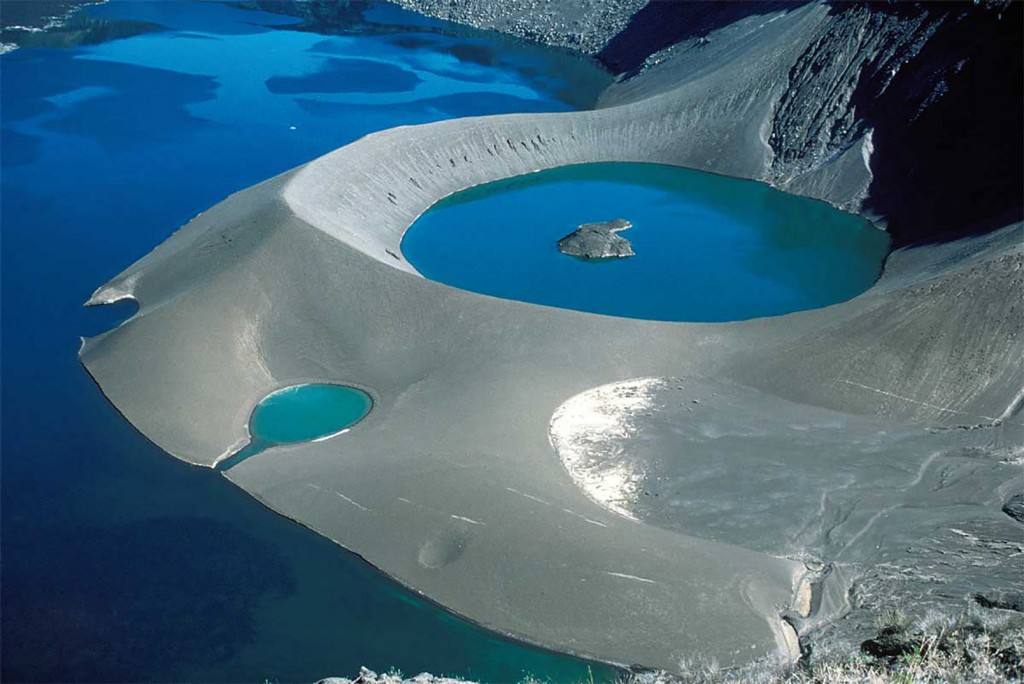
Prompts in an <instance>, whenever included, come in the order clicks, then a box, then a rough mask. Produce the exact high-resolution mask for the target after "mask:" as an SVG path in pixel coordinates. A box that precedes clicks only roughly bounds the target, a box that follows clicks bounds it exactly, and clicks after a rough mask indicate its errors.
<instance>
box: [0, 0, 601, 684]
mask: <svg viewBox="0 0 1024 684" xmlns="http://www.w3.org/2000/svg"><path fill="white" fill-rule="evenodd" d="M14 4H16V5H28V4H32V3H14ZM301 4H302V5H312V4H319V3H301ZM370 7H371V8H372V7H375V6H374V5H371V6H370ZM6 9H7V7H6V4H5V10H6ZM387 12H389V13H390V14H389V15H388V16H390V17H393V18H394V20H395V21H396V22H399V23H401V22H402V21H405V19H404V17H405V16H406V15H403V14H401V13H400V12H399V11H398V10H397V9H388V10H387ZM82 14H83V15H86V14H87V15H89V16H92V17H95V18H97V19H104V20H110V21H113V20H117V19H123V20H130V21H137V22H147V23H149V24H159V25H160V26H163V27H164V29H165V30H164V31H161V32H156V33H145V34H139V35H134V36H130V37H124V38H123V39H121V40H115V41H111V42H104V43H101V44H98V45H94V46H90V47H73V48H68V49H62V50H58V49H44V48H23V49H19V50H15V51H14V52H11V53H8V54H5V55H3V56H2V57H0V63H2V69H3V97H2V98H0V128H2V133H3V142H2V145H3V149H2V158H3V164H4V174H3V183H2V184H0V199H2V206H3V250H2V252H0V261H2V263H0V280H2V287H0V300H2V305H0V320H2V330H3V364H2V366H0V372H2V382H0V404H2V406H0V411H2V415H3V429H2V431H0V443H2V444H0V452H2V459H0V467H2V478H0V487H2V490H3V491H2V497H0V542H2V546H3V548H2V553H3V567H2V570H3V581H2V582H0V603H2V605H3V610H2V611H0V638H2V651H3V658H2V661H0V677H2V679H3V681H21V682H32V681H80V682H90V681H93V682H101V681H102V682H110V681H153V682H161V681H162V682H172V681H178V682H180V681H204V682H218V681H221V682H240V681H263V680H271V681H316V680H317V679H319V678H321V677H324V676H329V675H336V674H348V675H351V674H354V673H356V672H358V669H359V667H360V666H363V665H365V666H368V667H371V668H373V669H376V670H378V671H387V670H388V669H389V668H391V667H396V668H401V669H402V670H404V671H405V672H408V673H416V672H421V671H430V672H435V673H447V674H453V675H459V676H461V677H466V678H472V679H476V680H480V681H501V682H511V681H518V680H520V679H522V678H523V677H524V676H525V675H527V674H533V675H536V676H537V677H538V678H540V679H542V680H551V681H559V682H562V681H567V682H573V681H588V679H589V670H590V668H591V667H592V668H593V673H594V677H595V679H596V680H598V681H601V680H612V679H614V677H615V674H616V673H615V671H614V670H613V669H611V668H607V667H603V666H599V665H592V664H588V663H587V662H585V661H582V660H579V659H576V658H571V657H568V656H565V655H561V654H556V653H552V652H550V651H546V650H543V649H539V648H534V647H531V646H527V645H524V644H522V643H517V642H513V641H510V640H508V639H505V638H503V637H501V636H500V635H497V634H494V633H493V632H488V631H486V630H484V629H481V628H479V627H477V626H475V625H472V624H470V623H469V622H467V621H465V620H461V619H458V618H456V617H454V616H452V615H450V614H448V613H446V612H444V611H443V610H440V609H439V608H438V607H437V606H435V605H432V604H430V603H428V602H426V601H423V600H422V599H420V598H419V597H417V596H416V595H415V594H414V593H413V592H411V591H408V590H406V589H404V588H403V587H401V586H399V585H398V584H396V583H395V582H393V581H391V580H389V579H387V578H386V577H384V576H382V575H380V573H377V572H376V571H374V570H373V569H372V568H370V567H368V566H367V565H366V564H365V563H364V562H362V561H361V560H360V559H359V558H357V557H356V556H354V555H353V554H350V553H348V552H346V551H344V550H343V549H341V548H340V547H339V546H338V545H336V544H335V543H333V542H331V541H329V540H327V539H325V538H323V537H321V536H319V535H317V534H314V533H313V532H311V531H309V530H306V529H304V528H302V527H301V526H299V525H296V524H295V523H293V522H291V521H289V520H285V519H284V518H282V517H280V516H278V515H275V514H274V513H272V512H270V511H268V510H267V509H266V508H264V507H263V506H261V505H260V504H259V503H258V502H257V501H256V500H254V499H253V498H252V497H251V496H249V495H248V494H246V493H245V492H243V491H242V490H240V489H239V488H237V487H235V486H234V485H233V484H231V482H229V481H228V480H227V479H226V478H225V477H220V476H218V475H217V474H216V473H211V472H210V470H209V469H207V468H195V467H189V466H187V465H185V464H183V463H181V462H179V461H176V460H174V459H172V458H171V457H169V456H168V455H167V454H166V453H165V452H163V451H161V450H160V449H159V448H158V447H156V446H155V445H153V444H151V443H150V442H148V441H147V440H146V439H145V438H143V437H142V436H141V435H140V434H139V433H138V432H136V431H135V430H134V428H132V426H131V425H130V424H129V423H128V422H127V421H126V420H124V419H123V418H122V417H121V416H120V415H119V414H118V413H117V411H116V410H115V409H114V408H113V407H112V406H111V405H110V404H109V403H108V402H107V401H106V400H105V398H104V397H103V395H102V394H101V393H100V392H99V391H98V390H97V388H96V386H95V384H94V383H93V382H92V379H91V378H90V377H89V376H88V374H87V373H85V372H84V371H83V369H82V367H81V365H80V363H79V360H78V358H77V356H76V352H77V350H78V348H79V336H81V335H86V336H91V335H96V334H100V333H102V332H105V331H107V330H109V329H111V328H113V327H115V326H116V325H119V324H121V323H123V322H124V321H125V320H126V319H128V318H129V317H131V316H132V315H133V314H134V313H135V303H134V302H132V301H130V300H125V301H122V302H119V303H115V304H112V305H108V306H101V307H95V308H89V309H86V308H84V307H82V302H84V301H85V300H86V299H88V297H89V295H90V293H92V292H93V291H94V290H95V288H96V287H97V286H98V285H100V284H101V283H103V282H104V281H105V280H107V279H109V278H110V277H111V276H113V275H114V274H116V273H118V272H119V271H120V270H122V269H123V268H125V267H126V266H127V265H129V264H131V263H132V262H133V261H135V260H137V259H139V258H140V257H142V256H143V255H145V254H146V253H147V252H148V251H149V250H151V249H152V248H153V247H154V246H155V245H157V244H159V243H160V242H161V240H163V239H164V238H166V237H167V235H169V234H170V233H171V232H172V231H173V230H174V229H176V228H177V227H179V226H181V225H182V224H184V223H185V222H186V221H188V220H189V219H190V218H191V217H193V216H195V215H196V214H197V213H199V212H201V211H204V210H205V209H207V208H208V207H210V206H211V205H213V204H214V203H216V202H217V201H219V200H220V199H222V198H224V197H226V196H228V195H229V194H231V193H232V192H235V191H237V190H240V189H242V188H244V187H246V186H248V185H251V184H253V183H255V182H258V181H261V180H263V179H265V178H269V177H271V176H273V175H275V174H277V173H280V172H282V171H285V170H287V169H288V168H291V167H293V166H296V165H298V164H300V163H303V162H305V161H308V160H309V159H311V158H314V157H316V156H319V155H321V154H324V153H326V152H329V151H330V150H332V149H334V148H336V147H338V146H340V145H342V144H345V143H347V142H350V141H351V140H353V139H355V138H357V137H359V136H360V135H362V134H363V133H365V132H368V131H369V130H377V129H380V128H387V127H389V126H393V125H398V124H406V123H423V122H424V121H427V120H433V119H435V118H439V117H441V116H446V115H450V116H457V115H459V114H460V112H461V111H466V110H472V111H473V112H479V113H500V112H504V111H513V110H515V109H518V108H520V107H521V106H522V100H520V99H518V98H513V97H509V96H508V93H507V92H506V91H499V90H498V86H496V85H494V84H499V85H501V84H508V83H514V84H516V85H517V86H521V87H533V88H534V90H533V96H535V97H536V100H535V101H534V102H535V103H536V104H535V106H536V107H538V108H547V109H549V110H562V111H564V110H566V109H569V108H570V106H571V105H570V104H568V103H567V102H566V101H565V100H564V99H561V95H559V94H558V93H557V92H556V89H555V86H553V85H551V84H550V83H548V84H546V85H545V81H544V80H543V79H536V78H534V77H532V76H527V75H525V74H524V71H523V70H524V69H526V68H527V66H526V63H527V62H528V61H529V60H526V59H525V58H524V59H521V60H520V59H518V58H516V57H515V56H514V55H513V54H512V53H511V51H506V56H507V57H508V59H506V60H504V62H503V63H502V64H501V65H498V66H493V67H488V68H491V69H494V70H495V71H494V78H493V79H491V81H493V83H492V82H490V81H488V80H487V79H481V78H479V76H480V72H479V71H478V69H479V68H483V67H481V66H480V65H472V70H470V69H469V66H466V65H464V66H466V70H465V73H464V75H465V76H466V78H463V79H458V78H454V77H452V76H451V75H450V74H451V73H454V74H456V75H458V74H459V72H460V67H459V66H458V64H454V65H453V63H452V62H451V61H450V60H443V61H444V68H445V70H446V72H450V74H449V76H445V77H444V78H443V79H442V78H437V80H436V81H435V82H436V83H438V84H439V85H438V88H437V90H436V91H434V92H431V93H430V97H438V98H448V100H447V101H446V102H445V104H444V106H443V107H440V108H433V107H430V106H425V105H424V104H423V102H422V101H421V100H422V99H426V98H417V97H415V96H410V99H409V100H408V101H407V102H404V103H400V104H396V105H394V106H391V107H376V108H374V107H350V108H348V109H347V110H346V109H345V108H344V107H342V106H340V103H337V102H333V103H329V102H327V100H328V99H329V98H330V96H331V95H332V93H327V94H326V95H324V98H325V100H324V102H323V104H324V105H325V106H327V105H337V108H336V109H335V110H334V111H332V112H331V114H332V116H329V117H328V116H323V115H313V114H311V113H310V112H309V111H307V110H306V109H304V108H303V107H302V106H300V105H299V104H298V103H296V97H295V96H292V95H275V94H274V93H271V92H269V91H268V90H267V89H266V87H265V85H264V84H265V82H266V80H267V79H270V78H273V77H275V76H284V77H292V78H298V79H300V80H301V79H302V78H303V77H304V76H309V75H310V74H315V73H316V72H317V71H318V70H319V69H320V66H321V62H320V60H321V59H322V58H321V57H317V56H316V55H313V56H312V57H313V58H311V53H309V51H308V50H309V48H310V46H311V45H314V44H316V43H317V42H320V41H324V40H334V41H336V45H339V46H342V47H343V46H344V44H345V43H346V42H347V41H349V40H350V38H344V39H332V38H330V37H328V36H318V35H309V34H303V33H297V32H294V31H291V30H290V29H289V28H288V26H287V25H290V24H294V23H295V21H294V19H292V18H289V17H282V16H280V15H272V14H268V13H265V12H257V11H252V10H249V9H244V8H241V7H239V6H237V5H234V6H229V5H228V4H225V3H220V2H189V1H180V2H117V1H114V2H109V3H107V4H104V5H100V6H95V7H89V8H88V9H85V10H82ZM408 16H413V17H414V16H415V15H408ZM412 23H415V22H412ZM272 26H278V27H281V28H280V29H278V30H273V29H272V28H270V27H272ZM389 30H390V31H392V32H393V34H394V35H398V34H400V33H401V32H402V31H404V30H405V29H402V28H401V27H400V26H398V25H397V24H395V25H393V26H391V28H389ZM96 35H99V34H96ZM433 35H435V36H442V34H441V33H437V34H433ZM197 37H201V38H203V39H204V40H195V38H197ZM179 38H181V39H182V40H178V39H179ZM441 39H442V40H443V41H444V40H455V41H457V40H461V39H458V38H444V37H442V38H441ZM351 40H355V41H357V42H356V43H355V44H353V45H351V46H350V51H349V52H350V54H355V55H357V56H366V55H369V54H372V55H373V56H374V57H375V58H379V59H380V60H381V62H380V63H382V64H387V63H389V62H395V63H400V64H402V65H412V67H411V68H416V69H419V70H421V72H423V73H428V75H429V73H430V72H429V68H428V67H429V64H430V63H431V61H432V60H431V55H430V54H422V55H417V54H415V50H416V48H401V47H398V46H396V45H394V44H391V43H388V41H386V40H383V39H380V38H379V37H375V35H374V34H373V33H372V32H367V33H366V34H365V35H359V36H356V37H353V38H351ZM480 40H484V39H480ZM364 41H365V42H364ZM419 49H421V50H431V48H429V47H422V48H419ZM495 49H496V50H497V49H498V48H495ZM531 59H532V58H531ZM559 59H560V58H557V57H551V58H548V61H547V62H545V63H544V64H545V66H544V68H543V69H541V70H540V71H546V72H548V73H552V74H558V73H561V72H560V70H559V64H560V62H559ZM572 64H573V65H574V66H573V68H582V67H581V66H579V62H578V60H577V61H574V62H573V63H572ZM368 67H369V65H368ZM531 68H532V67H531ZM424 70H425V71H424ZM453 70H454V71H453ZM594 71H595V73H596V74H597V76H600V72H597V71H596V70H594ZM380 73H381V74H383V75H384V76H388V74H390V73H391V71H390V70H388V69H384V70H383V71H381V72H380ZM597 76H595V78H596V77H597ZM342 77H344V75H338V78H342ZM531 84H532V85H531ZM563 85H564V84H563ZM345 87H346V85H345V84H344V83H341V84H338V85H337V88H338V89H339V90H340V89H344V88H345ZM558 87H559V88H560V87H562V86H561V85H559V86H558ZM491 96H493V97H491ZM481 103H482V104H481ZM488 108H490V110H489V111H488ZM439 109H440V110H443V111H439ZM254 112H255V114H254ZM254 141H256V142H255V143H254ZM182 400H183V401H185V400H187V397H183V398H182ZM168 410H174V407H173V406H171V407H168ZM278 441H280V440H278ZM253 448H254V449H255V447H253ZM250 455H251V454H250Z"/></svg>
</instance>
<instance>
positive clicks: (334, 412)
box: [217, 384, 373, 470]
mask: <svg viewBox="0 0 1024 684" xmlns="http://www.w3.org/2000/svg"><path fill="white" fill-rule="evenodd" d="M371 408H373V400H372V399H371V398H370V395H369V394H367V393H366V392H364V391H362V390H360V389H356V388H355V387H349V386H347V385H330V384H308V385H293V386H291V387H285V388H283V389H279V390H277V391H276V392H271V393H270V394H268V395H267V396H266V397H264V398H263V400H262V401H261V402H260V403H259V404H257V405H256V408H255V409H253V412H252V416H251V417H250V418H249V434H250V435H251V441H250V442H249V444H248V445H246V446H245V447H244V448H243V449H241V450H240V451H238V452H237V453H235V454H233V455H232V456H230V457H228V458H226V459H224V460H223V461H221V462H220V463H218V464H217V469H218V470H226V469H228V468H231V467H232V466H236V465H238V464H239V463H241V462H242V461H244V460H245V459H247V458H249V457H250V456H252V455H254V454H257V453H259V452H260V451H263V450H264V449H267V448H269V447H272V446H276V445H280V444H294V443H296V442H312V441H317V440H321V439H327V438H329V437H333V436H335V435H338V434H340V433H342V432H346V431H347V430H348V429H349V428H350V427H352V426H353V425H355V424H356V423H358V422H359V421H360V420H362V419H363V418H365V417H366V414H367V413H369V412H370V409H371Z"/></svg>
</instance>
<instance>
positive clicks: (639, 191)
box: [402, 163, 889, 321]
mask: <svg viewBox="0 0 1024 684" xmlns="http://www.w3.org/2000/svg"><path fill="white" fill-rule="evenodd" d="M616 218H624V219H626V220H628V221H630V222H632V224H633V227H632V228H631V229H629V230H627V231H625V232H623V233H620V235H621V236H623V237H625V238H626V239H628V240H629V241H630V242H631V243H632V245H633V250H634V252H635V253H636V256H634V257H630V258H625V259H611V260H602V261H598V262H594V261H589V262H588V261H584V260H581V259H576V258H573V257H569V256H566V255H564V254H562V253H560V252H559V251H558V248H557V242H558V239H559V238H561V237H563V236H565V235H567V234H569V233H571V232H572V231H573V230H575V229H576V227H577V226H579V225H580V224H582V223H592V222H599V221H609V220H612V219H616ZM888 249H889V240H888V236H887V234H886V233H884V232H883V231H881V230H878V229H876V228H875V227H873V226H872V225H871V224H869V223H868V222H866V221H864V220H863V219H860V218H858V217H856V216H853V215H850V214H846V213H844V212H840V211H838V210H836V209H834V208H832V207H830V206H828V205H826V204H824V203H822V202H818V201H815V200H810V199H807V198H802V197H794V196H792V195H787V194H784V193H782V192H778V191H776V190H773V189H771V188H769V187H768V186H766V185H764V184H761V183H755V182H752V181H744V180H738V179H734V178H726V177H723V176H717V175H714V174H708V173H701V172H699V171H693V170H690V169H683V168H678V167H673V166H663V165H657V164H635V163H597V164H584V165H577V166H567V167H561V168H557V169H551V170H548V171H541V172H539V173H533V174H529V175H525V176H519V177H516V178H512V179H508V180H503V181H498V182H495V183H488V184H486V185H481V186H478V187H475V188H471V189H469V190H467V191H464V192H461V193H458V194H455V195H453V196H451V197H449V198H446V199H445V200H442V201H441V202H439V203H437V204H436V205H434V207H432V208H431V209H430V210H429V211H428V212H426V213H425V214H424V215H423V216H422V217H420V219H419V220H417V221H416V222H415V223H414V224H413V225H412V226H411V227H410V228H409V230H408V232H407V233H406V235H405V238H404V240H403V242H402V250H403V252H404V253H405V255H406V257H407V258H408V259H409V261H410V262H411V263H412V264H413V266H415V267H416V269H417V270H419V271H420V273H422V274H423V275H424V276H426V277H427V278H431V279H432V280H437V281H440V282H442V283H446V284H448V285H452V286H455V287H458V288H462V289H465V290H471V291H473V292H479V293H483V294H488V295H493V296H496V297H503V298H506V299H518V300H522V301H526V302H532V303H535V304H546V305H549V306H557V307H563V308H568V309H577V310H580V311H590V312H595V313H602V314H610V315H614V316H627V317H632V318H646V319H656V320H669V321H730V320H742V319H749V318H755V317H759V316H774V315H779V314H785V313H790V312H792V311H799V310H802V309H813V308H818V307H822V306H827V305H829V304H834V303H837V302H841V301H845V300H847V299H850V298H851V297H854V296H856V295H857V294H860V293H861V292H863V291H864V290H866V289H867V288H868V287H870V286H871V285H872V283H874V282H875V280H876V279H877V278H878V276H879V274H880V272H881V268H882V262H883V261H884V259H885V256H886V254H887V252H888Z"/></svg>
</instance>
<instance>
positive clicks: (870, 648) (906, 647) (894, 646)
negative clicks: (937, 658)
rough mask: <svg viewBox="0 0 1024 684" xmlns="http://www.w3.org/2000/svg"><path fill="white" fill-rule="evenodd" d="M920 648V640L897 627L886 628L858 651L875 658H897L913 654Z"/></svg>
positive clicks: (863, 644)
mask: <svg viewBox="0 0 1024 684" xmlns="http://www.w3.org/2000/svg"><path fill="white" fill-rule="evenodd" d="M918 646H920V640H919V639H917V638H915V637H914V636H913V635H911V634H908V633H907V632H905V631H904V630H902V629H900V628H899V627H886V628H885V629H883V630H882V631H881V632H879V633H878V636H876V637H874V638H873V639H868V640H867V641H865V642H864V643H862V644H861V645H860V650H861V651H863V652H864V653H867V654H868V655H870V656H874V657H875V658H897V657H899V656H901V655H905V654H907V653H913V652H914V651H916V650H917V648H918Z"/></svg>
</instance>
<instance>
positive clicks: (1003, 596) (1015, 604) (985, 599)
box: [971, 592, 1024, 613]
mask: <svg viewBox="0 0 1024 684" xmlns="http://www.w3.org/2000/svg"><path fill="white" fill-rule="evenodd" d="M971 598H973V599H974V602H975V603H977V604H978V605H979V606H981V607H982V608H996V609H998V610H1015V611H1017V612H1018V613H1024V594H1020V593H1015V592H999V593H990V594H975V595H974V596H972V597H971Z"/></svg>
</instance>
